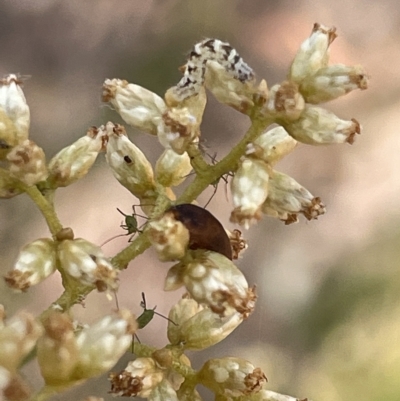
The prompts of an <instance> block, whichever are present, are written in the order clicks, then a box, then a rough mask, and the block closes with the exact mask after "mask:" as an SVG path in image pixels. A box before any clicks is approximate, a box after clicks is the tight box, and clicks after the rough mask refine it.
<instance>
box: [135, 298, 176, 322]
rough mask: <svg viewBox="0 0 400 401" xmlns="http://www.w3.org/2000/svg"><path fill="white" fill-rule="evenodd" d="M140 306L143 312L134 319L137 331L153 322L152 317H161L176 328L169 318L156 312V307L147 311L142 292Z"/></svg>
mask: <svg viewBox="0 0 400 401" xmlns="http://www.w3.org/2000/svg"><path fill="white" fill-rule="evenodd" d="M140 306H141V307H142V308H143V312H142V314H141V315H140V316H139V317H138V318H137V319H136V322H137V324H138V326H139V329H143V327H146V326H147V325H148V324H149V323H150V322H151V321H152V320H153V317H154V315H158V316H161V317H162V318H164V319H166V320H168V321H169V322H171V323H172V324H174V325H175V326H177V324H176V323H175V322H174V321H172V320H171V319H170V318H168V317H166V316H164V315H162V314H161V313H158V312H156V308H157V305H156V306H155V307H154V308H153V309H147V306H146V298H145V295H144V292H142V301H141V302H140Z"/></svg>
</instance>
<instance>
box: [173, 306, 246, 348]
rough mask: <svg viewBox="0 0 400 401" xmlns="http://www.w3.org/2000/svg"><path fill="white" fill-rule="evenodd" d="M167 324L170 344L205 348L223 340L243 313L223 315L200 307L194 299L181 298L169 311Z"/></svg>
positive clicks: (234, 327)
mask: <svg viewBox="0 0 400 401" xmlns="http://www.w3.org/2000/svg"><path fill="white" fill-rule="evenodd" d="M169 318H170V319H171V320H173V321H174V322H175V323H177V325H176V326H174V325H172V324H168V339H169V340H170V342H171V344H173V345H178V344H182V345H183V347H184V348H185V349H198V350H199V349H205V348H208V347H211V346H212V345H215V344H217V343H219V342H220V341H222V340H224V339H225V338H226V337H227V336H228V335H229V334H230V333H232V331H233V330H235V329H236V327H238V326H239V325H240V323H242V322H243V315H242V314H240V313H238V312H234V313H232V314H231V315H227V316H224V317H221V316H219V315H218V314H216V313H214V312H212V311H211V309H209V308H207V307H202V306H201V305H199V304H198V303H197V302H196V301H195V300H194V299H181V300H180V301H179V302H178V303H177V304H176V305H174V306H173V308H172V309H171V311H170V314H169Z"/></svg>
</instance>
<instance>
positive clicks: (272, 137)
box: [246, 126, 297, 166]
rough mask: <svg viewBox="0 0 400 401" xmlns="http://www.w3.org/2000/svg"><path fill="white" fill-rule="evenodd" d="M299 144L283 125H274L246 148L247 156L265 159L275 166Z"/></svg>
mask: <svg viewBox="0 0 400 401" xmlns="http://www.w3.org/2000/svg"><path fill="white" fill-rule="evenodd" d="M296 145H297V141H295V140H294V139H293V138H292V137H291V136H290V135H289V134H288V133H287V132H286V131H285V129H284V128H283V127H280V126H279V127H274V128H272V129H270V130H268V131H266V132H264V133H263V134H261V135H260V136H259V137H258V138H257V139H255V140H254V141H253V142H252V143H249V144H248V146H247V149H246V156H251V157H253V158H256V159H260V160H263V161H264V162H266V163H268V164H269V165H271V166H273V165H274V164H276V163H277V162H278V161H279V160H281V159H282V158H283V157H285V156H287V155H288V154H289V153H290V152H291V151H292V150H293V149H294V148H295V147H296Z"/></svg>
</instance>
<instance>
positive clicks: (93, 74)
mask: <svg viewBox="0 0 400 401" xmlns="http://www.w3.org/2000/svg"><path fill="white" fill-rule="evenodd" d="M399 8H400V6H399V3H398V2H397V1H395V0H382V1H380V2H370V1H367V0H352V1H345V0H336V1H328V0H321V1H318V2H316V1H304V0H296V1H293V0H292V1H290V0H280V1H277V0H275V1H271V0H247V1H243V0H242V1H236V0H218V1H215V0H201V1H200V0H197V1H196V0H158V1H157V0H146V1H143V0H86V1H80V0H69V1H62V0H40V1H31V0H3V1H2V2H1V4H0V37H1V46H0V74H7V73H21V74H27V75H31V79H29V80H28V81H27V82H26V84H25V87H24V92H25V95H26V98H27V101H28V103H29V105H30V108H31V120H32V123H31V137H32V139H33V140H34V141H36V142H37V143H38V144H39V145H40V146H42V147H43V148H44V149H45V151H46V154H47V156H48V158H50V157H52V156H53V155H54V154H55V153H56V152H57V151H58V150H60V149H61V148H62V147H64V146H66V145H68V144H70V143H71V142H72V141H74V140H76V139H77V138H78V137H80V136H82V135H84V133H85V132H86V129H87V128H88V127H89V126H91V125H97V126H98V125H100V124H103V123H105V122H107V121H109V120H111V121H113V122H121V120H120V118H119V117H118V115H117V114H116V113H115V112H113V111H112V110H110V109H109V108H108V107H106V106H104V105H102V104H101V102H100V94H101V85H102V82H103V81H104V79H105V78H122V79H126V80H128V81H130V82H134V83H137V84H139V85H142V86H144V87H147V88H149V89H151V90H153V91H155V92H157V93H159V94H160V95H162V94H163V92H164V91H165V90H166V89H167V88H168V87H170V86H172V85H174V84H175V83H176V82H177V81H178V80H179V78H180V73H179V71H178V69H177V68H178V66H180V65H182V64H183V63H184V62H185V56H186V54H187V53H188V51H189V50H190V48H191V46H192V45H193V44H194V43H196V42H197V41H199V40H200V39H203V38H205V37H217V38H219V39H222V40H226V41H228V42H230V43H231V44H232V45H233V46H234V47H235V48H237V49H238V51H239V52H240V54H241V55H242V56H243V58H244V59H245V61H246V62H248V63H249V64H250V65H251V66H252V67H253V68H254V69H255V71H256V73H257V75H258V77H259V78H266V80H267V82H268V83H269V86H272V85H273V84H274V83H276V82H279V81H280V80H282V79H284V77H285V75H286V71H287V68H288V66H289V64H290V61H291V59H292V58H293V56H294V54H295V52H296V50H297V48H298V47H299V45H300V43H301V42H302V41H303V40H304V39H305V38H306V37H307V36H308V35H309V33H310V31H311V28H312V25H313V23H314V22H319V23H322V24H324V25H328V26H331V25H334V26H336V27H337V30H338V34H339V37H338V38H337V39H336V41H335V42H334V43H333V45H332V48H331V62H332V63H334V62H340V63H345V64H351V65H352V64H362V65H363V66H364V67H365V68H366V69H367V71H368V73H369V74H370V75H371V85H370V89H369V90H368V91H365V92H355V93H352V94H350V95H348V96H346V97H345V98H342V99H339V100H337V101H334V102H332V103H330V104H328V105H327V108H329V109H330V110H332V111H334V112H335V113H337V114H338V115H339V116H340V117H342V118H345V119H350V118H352V117H355V118H357V119H358V120H359V121H360V122H361V123H362V125H363V133H362V135H361V136H360V137H358V138H357V141H356V143H355V144H354V145H353V146H344V145H341V146H331V147H319V148H317V147H311V146H306V145H302V146H299V147H298V148H297V149H296V151H295V152H294V153H292V154H291V155H289V156H288V157H287V158H286V159H285V160H284V161H283V162H281V163H280V164H279V165H278V166H277V167H278V169H280V170H282V171H284V172H286V173H288V174H290V175H292V176H293V177H294V178H296V179H297V180H298V181H299V182H301V183H302V184H303V185H305V186H306V187H307V188H308V189H309V190H310V191H311V192H312V193H313V194H315V195H316V196H321V197H322V199H323V201H324V202H325V203H326V205H327V208H328V213H327V214H326V215H325V216H322V217H321V218H320V219H319V220H318V221H313V222H310V223H307V222H305V221H304V219H301V222H300V223H299V224H297V225H292V226H284V225H283V224H282V223H281V222H279V221H275V220H273V219H271V218H266V219H264V220H263V221H262V222H261V223H260V224H258V225H257V226H256V227H253V228H252V229H251V230H250V231H249V232H246V233H245V236H246V237H247V238H248V240H249V243H250V247H249V249H248V250H247V252H246V253H245V255H244V257H243V259H241V260H240V262H239V265H240V267H241V268H242V269H243V271H244V272H245V274H246V276H247V278H248V281H249V283H251V284H252V283H256V284H257V288H258V294H259V302H258V304H257V309H256V312H255V313H254V315H253V316H251V317H250V318H249V320H248V321H246V322H245V323H244V324H242V325H241V326H240V327H239V328H238V329H237V330H236V331H235V332H234V333H233V334H232V335H231V336H230V337H229V338H228V339H227V340H225V341H224V342H222V343H221V344H219V345H217V346H214V347H212V348H211V349H209V350H207V351H204V352H200V353H198V354H193V355H192V357H193V358H192V360H193V364H194V366H195V367H199V366H201V364H202V363H203V362H204V361H205V360H207V359H208V358H210V357H218V356H240V357H243V358H246V359H248V360H250V361H252V362H253V363H254V364H255V365H258V366H260V367H261V368H263V370H264V371H265V372H266V374H267V376H268V379H269V385H268V387H269V388H270V389H271V390H274V391H280V392H283V393H288V394H292V395H296V396H299V397H301V398H302V397H309V398H310V399H313V400H314V401H317V400H321V401H340V400H363V401H383V400H384V401H398V400H399V399H400V380H399V375H400V322H399V316H400V314H399V312H400V295H399V293H400V291H399V288H400V274H399V272H400V266H399V262H398V261H399V258H400V247H399V244H400V230H399V228H398V226H399V220H400V208H399V207H398V203H399V199H398V198H399V196H400V175H399V172H400V169H399V168H400V157H399V154H400V152H399V151H400V139H399V138H400V137H399V125H400V112H399V110H400V79H399V75H400V73H399V67H398V66H399V64H400V44H399V42H400V23H399V22H400V11H399ZM247 126H248V120H247V119H246V118H245V117H244V116H242V115H240V114H239V113H236V112H234V111H233V110H231V109H229V108H227V107H224V106H222V105H219V104H217V103H216V102H215V100H214V99H212V98H211V96H210V99H209V107H208V108H207V111H206V115H205V121H204V125H203V131H202V132H203V137H204V138H205V139H206V141H207V142H206V143H207V146H208V147H209V148H210V152H211V153H213V152H218V155H219V157H222V156H223V155H224V154H226V152H228V150H229V148H230V147H231V146H232V145H233V144H234V143H235V142H236V141H237V140H238V138H239V137H240V136H241V135H243V133H244V132H245V130H246V127H247ZM128 130H129V134H130V137H131V139H132V140H134V141H135V143H137V144H139V146H140V147H141V148H142V149H143V150H144V151H145V153H146V154H147V155H148V157H149V158H150V159H151V160H152V161H155V160H156V159H157V157H158V155H159V154H160V153H161V151H162V149H161V146H160V145H158V143H157V141H156V139H155V138H152V137H149V136H146V135H145V134H142V133H140V132H136V131H135V130H133V129H132V128H129V129H128ZM156 143H157V144H156ZM211 193H212V189H211V188H210V192H209V194H207V195H204V197H202V198H201V199H200V204H204V203H205V202H206V201H207V199H208V195H211ZM133 203H135V200H134V199H133V198H132V196H131V195H130V194H129V193H128V192H127V191H126V190H125V189H124V188H122V187H121V186H120V185H119V184H118V183H117V182H116V181H115V180H114V179H113V177H112V175H111V173H110V172H109V171H108V169H107V166H106V164H105V162H104V158H103V157H100V158H99V160H98V162H97V163H96V166H95V168H94V169H93V170H92V171H91V172H90V174H89V175H88V176H87V177H85V178H84V179H83V180H81V181H80V182H78V183H77V184H75V185H73V186H71V187H68V188H65V189H60V190H59V191H58V193H57V200H56V204H57V210H58V212H59V216H60V219H61V221H62V222H63V224H64V225H65V226H71V227H73V229H74V231H75V233H76V235H77V236H80V237H84V238H86V239H88V240H90V241H92V242H95V243H98V244H100V243H102V242H104V241H105V240H106V239H107V238H109V237H111V236H113V235H115V234H118V233H121V229H120V228H119V225H120V223H121V220H122V218H121V216H120V215H119V214H118V212H117V211H116V208H117V207H119V208H120V209H122V210H123V211H125V212H128V213H129V212H130V210H131V205H132V204H133ZM209 209H210V210H211V211H212V212H214V213H215V214H216V215H217V216H218V217H219V218H220V220H221V221H222V222H223V223H224V224H225V225H226V226H227V228H233V226H232V225H231V224H230V223H229V209H230V205H229V204H228V203H227V200H226V197H225V190H224V186H223V185H222V184H220V187H219V190H218V194H217V196H216V197H215V198H214V199H213V201H212V202H211V204H210V206H209ZM48 235H49V234H48V232H47V229H46V226H45V224H44V222H43V219H42V218H41V216H40V215H39V212H38V211H37V209H36V208H35V206H34V205H33V204H32V203H31V202H30V200H29V199H28V198H27V197H26V196H18V197H16V198H14V199H11V200H1V201H0V254H1V271H2V274H4V272H6V271H7V270H8V269H9V268H11V266H12V263H13V261H14V260H15V258H16V255H17V253H18V249H19V248H20V247H21V246H22V245H24V244H25V243H27V242H29V241H32V240H34V239H36V238H38V237H44V236H48ZM126 240H127V239H126V237H124V238H121V239H119V240H115V241H114V242H112V243H110V244H108V245H106V246H105V250H106V252H107V253H108V254H109V255H113V254H115V253H116V252H117V251H118V250H119V249H122V247H123V246H125V245H126ZM166 271H167V267H166V265H163V264H162V263H160V262H158V261H157V259H156V258H155V257H154V254H153V253H152V252H151V251H149V252H147V253H146V254H145V255H142V256H141V257H139V258H138V259H137V260H135V261H134V262H133V263H132V264H131V265H130V267H129V269H128V270H127V271H124V272H123V273H122V275H121V288H120V292H119V303H120V305H122V306H124V307H128V308H130V309H132V310H133V311H134V312H135V313H137V314H139V313H140V312H141V309H140V307H139V302H140V293H141V291H144V292H145V293H146V296H147V301H148V306H150V307H152V306H154V305H157V306H158V307H157V311H159V312H160V313H164V314H168V310H169V307H170V306H171V305H172V304H173V303H174V302H175V301H176V300H177V299H178V298H179V297H180V293H177V292H176V293H164V292H163V290H162V288H163V278H164V276H165V273H166ZM60 292H61V285H60V280H59V277H58V276H57V275H54V276H53V277H51V278H50V279H48V280H47V281H45V282H44V283H42V284H41V285H39V286H37V288H32V289H31V290H30V291H29V292H28V293H26V294H22V295H19V294H13V293H11V291H9V290H8V289H7V288H5V286H4V283H3V282H2V281H1V282H0V301H1V302H2V303H4V304H5V305H6V309H7V311H8V314H9V315H12V314H13V313H14V312H15V311H17V310H19V309H21V308H25V309H27V310H29V311H31V312H34V313H39V312H41V311H42V310H43V309H44V308H46V307H47V306H48V305H49V304H50V303H51V302H52V301H54V300H55V299H56V298H57V296H58V295H59V294H60ZM114 307H115V305H114V303H112V302H109V301H107V299H106V298H105V296H104V295H96V294H91V295H90V296H89V297H88V299H87V300H86V308H82V307H81V306H78V307H76V308H75V309H74V312H75V315H76V317H77V318H79V319H81V320H82V321H84V322H91V321H93V320H95V319H97V318H98V317H100V316H102V315H103V314H104V313H105V311H111V310H112V309H114ZM165 327H166V322H165V321H164V320H162V319H161V318H155V319H154V320H153V322H152V323H151V324H150V325H149V326H148V327H147V328H146V329H144V330H143V334H142V335H141V336H142V337H143V338H146V342H148V343H150V344H153V345H155V346H162V345H164V344H165V342H166V335H165V334H164V333H165V331H166V330H165ZM161 333H162V334H161ZM139 336H140V334H139ZM129 358H130V356H129V355H127V356H126V357H125V359H124V361H122V362H121V363H120V364H119V366H118V368H122V367H123V366H124V364H125V363H126V362H127V361H128V360H129ZM25 373H26V375H27V377H28V379H30V380H31V382H32V383H33V384H34V386H36V387H39V386H40V377H39V376H38V374H37V369H36V366H35V365H34V364H31V365H29V366H27V367H26V368H25ZM107 391H108V383H107V380H106V379H105V376H103V377H102V378H100V379H97V380H92V381H90V382H88V383H87V384H86V385H85V386H83V387H80V388H79V389H74V390H73V391H71V392H69V393H66V394H65V395H62V396H60V397H57V399H59V400H69V399H71V400H72V399H81V398H83V397H84V396H87V395H97V396H103V397H105V398H106V399H109V396H108V395H107ZM203 394H205V399H207V397H210V395H207V394H208V393H206V392H205V393H203ZM110 399H111V398H110ZM208 399H211V398H208Z"/></svg>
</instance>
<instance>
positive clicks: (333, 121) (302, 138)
mask: <svg viewBox="0 0 400 401" xmlns="http://www.w3.org/2000/svg"><path fill="white" fill-rule="evenodd" d="M282 125H283V126H284V127H285V129H286V131H287V132H288V133H289V135H291V136H292V137H293V138H294V139H296V140H297V141H299V142H303V143H306V144H309V145H329V144H332V143H346V142H347V143H349V144H352V143H353V142H354V140H355V135H356V134H360V133H361V127H360V124H359V123H358V121H357V120H356V119H354V118H353V119H351V120H350V121H346V120H341V119H340V118H339V117H337V116H336V115H335V114H333V113H332V112H330V111H328V110H325V109H323V108H321V107H316V106H309V105H306V107H305V109H304V111H303V113H302V115H301V116H300V118H299V119H298V120H297V121H293V122H291V123H283V124H282Z"/></svg>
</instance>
